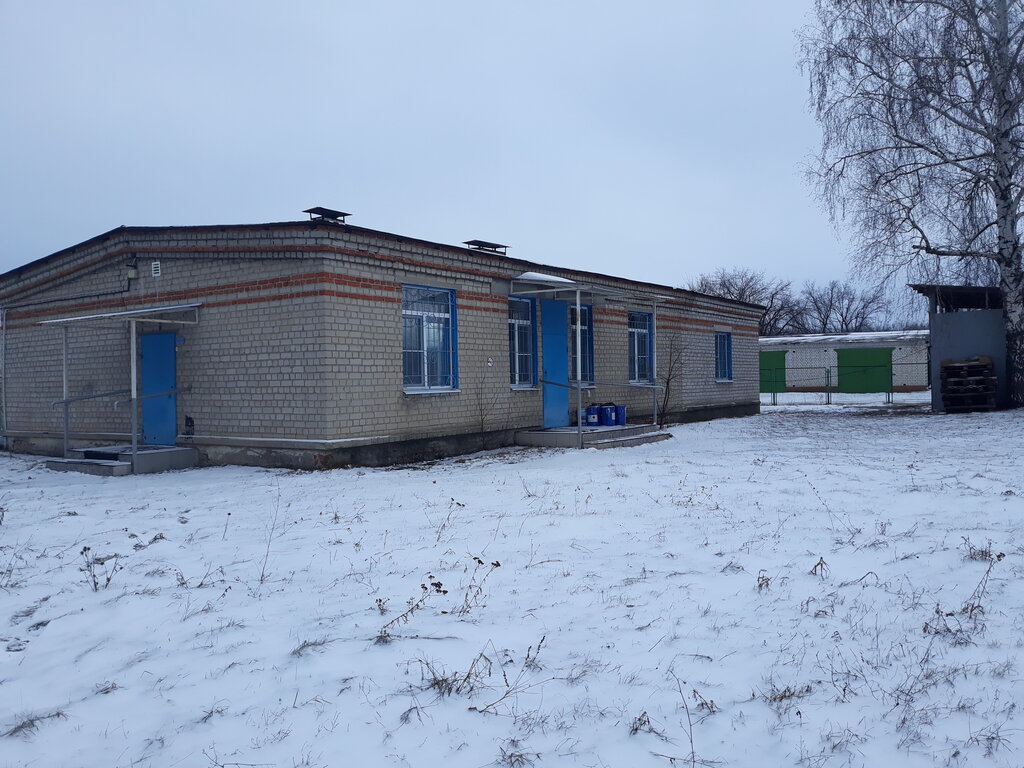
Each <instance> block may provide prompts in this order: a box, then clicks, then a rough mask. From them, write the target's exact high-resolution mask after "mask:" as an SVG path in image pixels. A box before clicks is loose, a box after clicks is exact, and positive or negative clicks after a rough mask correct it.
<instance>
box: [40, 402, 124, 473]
mask: <svg viewBox="0 0 1024 768" xmlns="http://www.w3.org/2000/svg"><path fill="white" fill-rule="evenodd" d="M130 392H131V390H130V389H114V390H111V391H110V392H100V393H98V394H95V395H80V396H78V397H68V398H65V399H63V400H54V401H53V402H52V403H50V407H51V408H56V407H57V406H58V405H62V406H64V430H63V431H64V458H67V456H68V451H69V450H70V448H71V404H72V403H79V402H82V401H83V400H97V399H99V398H101V397H113V396H114V395H125V394H128V393H130ZM114 407H115V408H116V407H117V403H115V404H114Z"/></svg>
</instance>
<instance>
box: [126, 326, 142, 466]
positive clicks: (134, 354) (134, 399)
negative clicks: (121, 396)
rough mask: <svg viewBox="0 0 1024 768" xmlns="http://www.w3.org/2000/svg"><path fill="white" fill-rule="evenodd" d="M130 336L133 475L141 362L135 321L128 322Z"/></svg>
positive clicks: (137, 429) (135, 455)
mask: <svg viewBox="0 0 1024 768" xmlns="http://www.w3.org/2000/svg"><path fill="white" fill-rule="evenodd" d="M128 335H129V337H130V341H129V345H130V346H131V377H132V384H131V404H132V474H133V475H134V474H135V463H136V462H135V459H136V457H137V456H138V453H139V400H138V396H139V381H138V378H139V377H138V374H139V360H138V348H137V343H136V342H137V340H138V339H137V336H138V331H137V329H136V327H135V321H134V320H129V321H128Z"/></svg>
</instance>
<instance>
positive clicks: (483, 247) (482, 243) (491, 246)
mask: <svg viewBox="0 0 1024 768" xmlns="http://www.w3.org/2000/svg"><path fill="white" fill-rule="evenodd" d="M462 244H463V245H465V246H468V247H469V250H471V251H483V252H485V253H496V254H498V255H499V256H508V246H507V245H502V244H501V243H489V242H487V241H486V240H464V241H463V243H462Z"/></svg>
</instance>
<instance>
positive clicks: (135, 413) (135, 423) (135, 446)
mask: <svg viewBox="0 0 1024 768" xmlns="http://www.w3.org/2000/svg"><path fill="white" fill-rule="evenodd" d="M191 390H192V387H183V388H181V389H169V390H167V391H166V392H153V393H150V394H146V395H138V396H136V397H128V398H125V399H123V400H115V401H114V404H113V409H114V410H117V409H118V408H120V407H121V406H122V405H125V404H126V403H131V404H132V412H131V419H132V426H131V435H132V473H133V474H134V472H135V457H136V456H137V455H138V452H139V403H140V402H141V401H143V400H149V399H150V398H153V397H166V396H167V395H177V394H178V393H179V392H190V391H191ZM129 394H131V390H130V389H114V390H111V391H109V392H99V393H97V394H95V395H80V396H78V397H68V398H65V399H63V400H54V401H53V402H52V403H51V404H50V407H51V408H56V407H57V406H58V405H61V406H63V407H64V425H63V433H64V448H63V452H64V458H67V456H68V453H69V452H70V450H71V406H72V404H73V403H78V402H82V401H84V400H97V399H99V398H101V397H114V396H116V395H129Z"/></svg>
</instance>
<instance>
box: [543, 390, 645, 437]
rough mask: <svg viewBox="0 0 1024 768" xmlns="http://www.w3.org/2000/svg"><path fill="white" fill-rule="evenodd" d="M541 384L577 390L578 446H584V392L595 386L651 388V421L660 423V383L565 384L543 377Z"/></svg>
mask: <svg viewBox="0 0 1024 768" xmlns="http://www.w3.org/2000/svg"><path fill="white" fill-rule="evenodd" d="M540 383H541V384H545V385H548V386H552V387H562V388H563V389H569V390H575V391H576V439H577V446H576V447H577V448H582V447H583V419H584V415H583V392H584V390H587V389H591V388H593V387H623V388H627V389H649V390H651V406H652V407H651V419H652V421H651V423H652V424H654V425H655V426H657V424H658V390H660V389H664V387H663V386H661V385H660V384H643V383H640V382H626V383H624V382H618V381H583V382H580V381H570V382H569V383H567V384H564V383H562V382H560V381H548V380H547V379H541V380H540Z"/></svg>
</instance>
